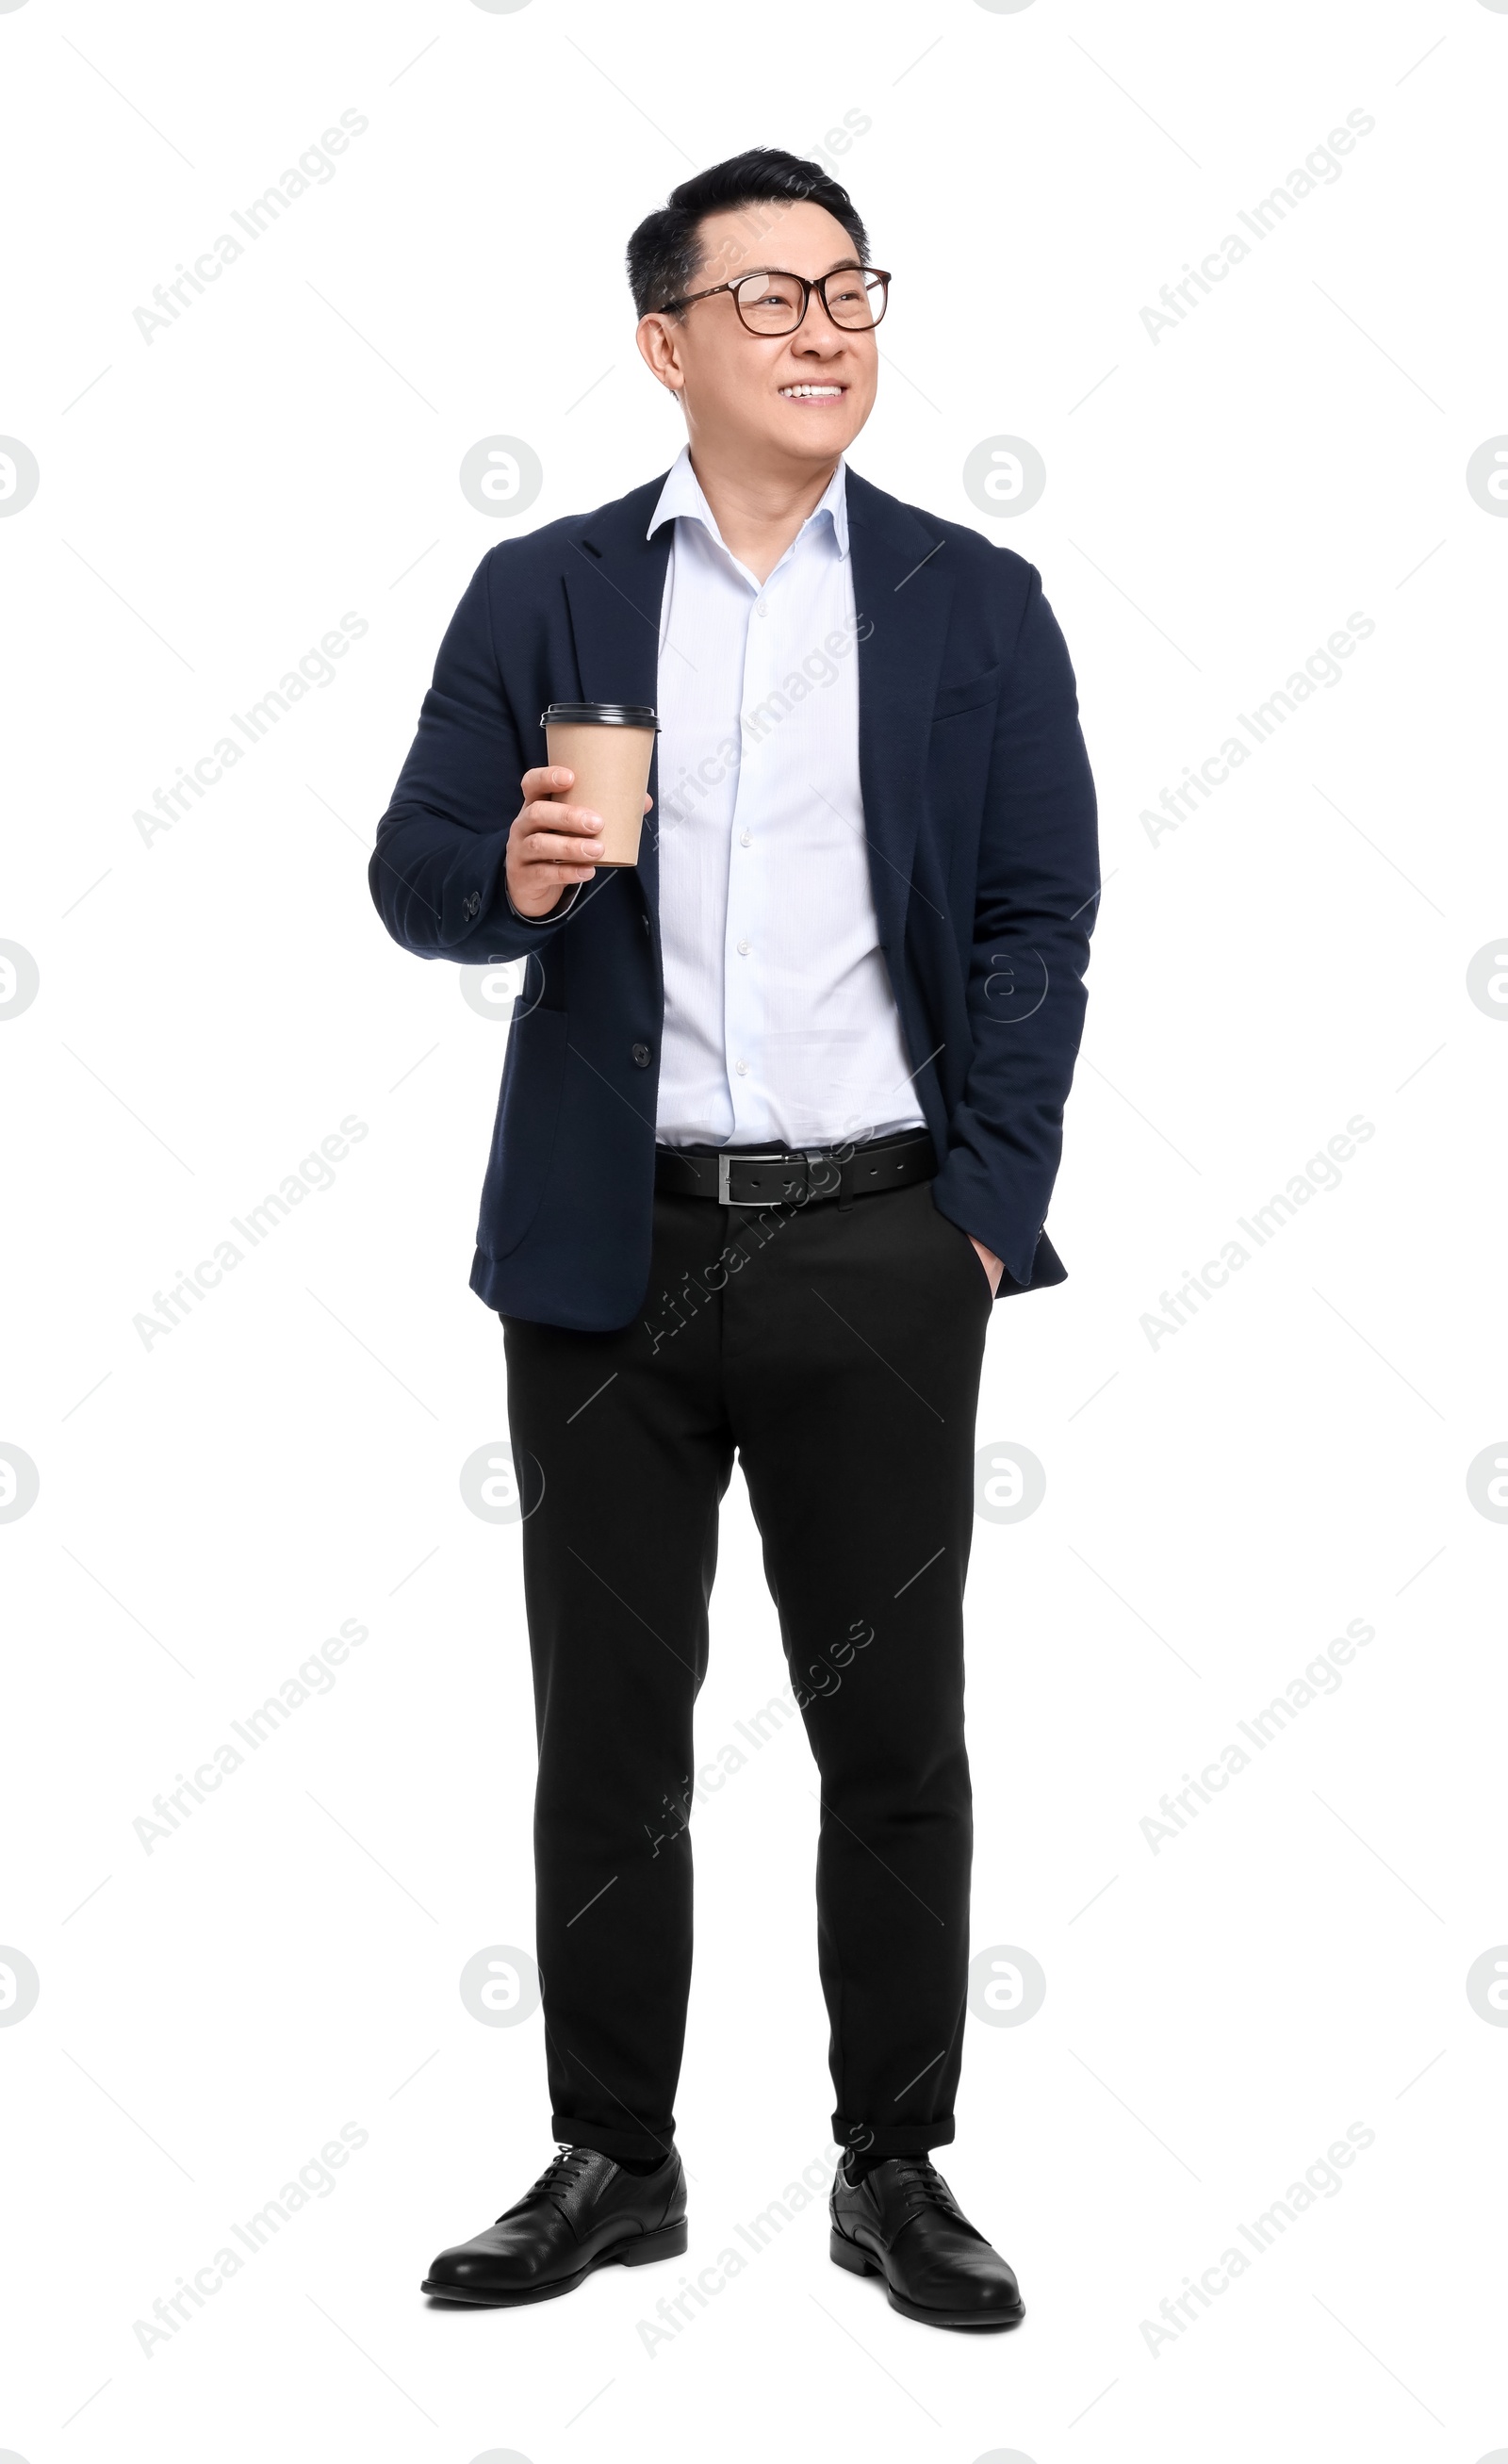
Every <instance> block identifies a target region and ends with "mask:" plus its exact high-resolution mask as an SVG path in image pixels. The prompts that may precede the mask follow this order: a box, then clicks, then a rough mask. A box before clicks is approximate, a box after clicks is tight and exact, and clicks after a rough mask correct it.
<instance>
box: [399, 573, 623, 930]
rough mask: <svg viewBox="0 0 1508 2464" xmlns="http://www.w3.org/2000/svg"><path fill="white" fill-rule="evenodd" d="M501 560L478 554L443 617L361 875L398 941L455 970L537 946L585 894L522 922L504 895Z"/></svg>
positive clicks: (518, 760) (510, 783) (506, 778)
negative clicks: (497, 643)
mask: <svg viewBox="0 0 1508 2464" xmlns="http://www.w3.org/2000/svg"><path fill="white" fill-rule="evenodd" d="M499 554H500V551H499V550H498V549H496V548H493V549H492V550H491V551H490V552H489V554H488V555H487V556H485V557H484V558H483V560H482V561H481V563H480V564H479V565H478V566H477V569H476V571H475V573H474V574H473V575H472V577H471V580H470V584H469V586H468V589H467V592H466V595H465V597H464V598H463V600H462V601H461V604H460V605H459V606H458V607H457V609H456V611H455V614H454V615H453V616H452V618H451V619H450V624H449V627H448V630H447V633H446V637H445V640H444V641H443V642H442V643H441V645H440V655H439V657H438V658H437V659H436V661H435V671H434V681H433V683H432V684H431V685H430V688H429V690H428V692H427V693H426V695H425V698H424V704H423V707H422V708H421V710H420V714H419V730H418V734H417V735H416V736H415V737H414V740H413V743H412V745H411V747H410V748H409V753H408V759H407V760H406V761H405V762H404V766H403V769H402V771H401V772H400V774H399V778H398V783H397V785H396V786H395V788H394V789H393V793H392V799H391V801H390V803H389V804H388V807H387V810H386V812H385V813H384V814H383V815H382V820H381V821H380V822H379V824H378V825H377V845H376V847H374V849H373V851H372V860H371V863H370V865H369V866H368V868H367V881H368V884H369V886H370V889H371V892H372V899H373V903H374V905H375V906H376V909H377V912H378V913H379V915H381V917H382V922H383V923H384V924H385V925H386V927H387V930H388V931H389V933H390V934H391V935H392V936H393V938H394V940H395V941H397V942H399V943H400V944H401V946H402V947H403V948H404V949H405V950H412V951H413V952H414V954H415V956H416V957H421V958H452V959H455V960H456V961H457V962H458V963H459V964H460V965H462V966H475V965H481V964H483V963H484V962H486V961H487V960H489V959H492V958H518V957H524V956H525V954H526V953H527V952H528V951H530V950H535V949H537V948H538V946H539V943H540V940H541V938H542V937H543V936H545V935H549V934H550V933H551V932H554V931H556V930H557V928H558V927H559V926H560V925H561V924H563V923H564V921H565V919H566V916H567V915H568V914H569V913H570V911H571V909H572V908H573V907H574V906H575V904H576V901H577V898H578V896H579V892H580V891H581V888H582V886H583V885H582V884H581V883H579V882H573V883H572V884H571V885H570V886H569V888H568V889H567V890H566V891H564V892H563V893H562V896H561V898H560V901H559V904H558V905H557V906H556V907H554V908H552V909H551V911H550V913H549V914H548V915H543V916H540V917H538V918H533V917H530V916H526V915H520V914H519V913H518V912H517V910H516V908H515V907H514V904H513V901H512V900H511V899H510V897H509V895H508V888H507V883H506V881H505V878H504V871H503V859H504V855H505V853H506V850H507V847H508V833H509V831H510V829H511V828H512V826H513V822H514V815H515V814H516V812H517V810H518V803H519V796H518V781H519V780H520V778H521V777H522V775H523V772H524V768H525V766H526V765H525V760H524V752H523V746H522V744H521V743H520V741H519V737H518V730H517V727H516V725H515V724H514V716H513V713H512V711H511V709H510V707H509V704H508V700H507V697H506V695H505V694H504V692H503V684H502V677H501V674H500V672H499V670H498V664H497V654H496V650H495V648H494V645H493V639H492V590H493V588H494V587H495V586H496V583H497V581H498V579H499V568H498V567H497V566H496V565H495V564H494V559H496V558H497V557H498V556H499Z"/></svg>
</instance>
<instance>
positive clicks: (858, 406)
mask: <svg viewBox="0 0 1508 2464" xmlns="http://www.w3.org/2000/svg"><path fill="white" fill-rule="evenodd" d="M699 236H700V240H701V248H702V261H701V265H700V267H699V268H698V271H697V273H696V275H695V276H694V277H693V279H692V280H691V281H690V282H689V283H688V285H687V288H688V291H705V290H708V289H710V286H711V285H712V284H713V283H717V282H732V281H735V280H736V279H737V278H738V276H739V275H743V274H748V273H753V272H766V271H776V272H780V273H785V274H803V275H806V276H807V277H808V278H809V279H815V277H816V276H817V275H820V274H830V273H832V272H833V271H834V270H835V269H836V268H838V267H841V266H845V265H847V266H852V265H855V264H857V262H858V260H857V258H856V256H855V253H854V245H853V242H852V240H851V239H850V238H849V236H848V233H847V232H846V231H844V229H843V227H842V225H841V222H838V221H836V220H835V219H834V217H833V216H832V215H831V214H830V213H828V211H827V210H826V209H825V207H822V206H816V205H812V204H811V203H809V202H802V203H800V204H797V205H788V204H786V203H784V202H783V201H780V200H776V201H774V202H772V203H770V204H765V205H756V206H747V207H745V208H744V209H743V211H742V212H741V213H729V214H709V215H708V216H707V217H706V219H705V220H704V222H703V223H702V225H701V229H700V233H699ZM639 348H640V350H641V351H642V352H643V354H644V356H645V360H646V362H647V363H648V364H649V366H650V368H651V369H652V370H653V371H654V373H655V375H656V376H657V377H658V378H659V379H660V382H661V384H662V385H668V386H669V387H670V389H671V390H672V391H673V392H676V393H678V394H679V395H680V397H681V403H682V407H683V408H684V409H685V412H686V419H687V428H688V434H689V439H690V442H691V445H692V447H693V448H694V447H695V446H696V444H697V443H698V441H699V440H702V441H705V442H706V443H708V444H709V445H710V446H712V447H714V448H718V449H721V450H722V451H728V450H729V449H730V448H732V449H733V450H734V451H737V452H738V453H740V454H741V455H742V456H743V457H744V459H745V460H746V461H747V462H748V463H749V464H750V465H752V466H754V467H756V468H759V469H761V470H770V469H778V468H780V467H782V466H784V467H786V468H791V467H795V468H796V469H798V470H811V471H814V472H815V471H819V470H822V469H831V467H832V465H833V464H834V462H836V460H837V458H838V456H839V454H840V453H841V452H842V451H844V450H845V449H846V448H847V447H848V446H849V445H851V444H852V442H853V440H854V438H855V437H856V436H857V435H858V433H859V430H860V429H861V428H863V424H864V421H865V420H866V419H867V418H868V416H869V413H870V410H871V408H872V407H873V405H874V397H875V386H876V384H877V381H878V376H879V365H880V363H879V356H878V352H877V350H876V346H875V337H874V332H873V329H872V328H870V329H869V330H867V331H864V332H862V333H849V332H846V331H844V330H842V329H841V328H840V327H839V326H837V325H835V324H834V323H833V321H832V319H831V318H830V317H829V316H828V315H827V313H826V311H825V309H824V308H823V306H822V303H821V301H820V298H818V297H817V295H816V294H815V293H814V294H813V295H812V297H811V300H810V302H809V303H808V306H807V311H806V315H805V317H804V318H803V319H802V320H801V322H800V324H799V325H798V327H797V330H796V332H795V333H794V334H781V335H763V334H751V333H750V332H748V330H747V329H746V327H745V326H744V325H743V323H742V322H741V321H740V319H739V315H738V311H737V309H736V308H735V307H734V305H733V301H732V295H731V294H730V293H728V292H726V291H725V292H721V293H719V295H718V296H717V297H716V298H713V299H698V300H697V302H696V304H695V306H694V307H691V308H688V309H687V310H685V312H684V314H683V316H682V318H681V319H680V321H679V322H678V321H677V319H675V318H673V317H663V316H657V315H649V316H646V317H645V318H644V319H641V322H640V326H639ZM798 388H799V389H801V390H798ZM813 388H816V390H815V391H814V390H813Z"/></svg>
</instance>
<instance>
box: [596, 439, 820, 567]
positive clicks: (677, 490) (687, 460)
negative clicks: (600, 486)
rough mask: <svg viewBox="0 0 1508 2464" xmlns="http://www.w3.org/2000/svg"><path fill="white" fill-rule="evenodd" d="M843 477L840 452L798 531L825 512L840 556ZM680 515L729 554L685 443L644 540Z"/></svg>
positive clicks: (663, 489) (670, 473)
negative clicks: (692, 466) (698, 526)
mask: <svg viewBox="0 0 1508 2464" xmlns="http://www.w3.org/2000/svg"><path fill="white" fill-rule="evenodd" d="M846 478H847V466H846V464H845V463H844V461H843V458H842V456H841V454H840V455H839V457H838V468H837V470H836V471H835V472H834V473H833V475H832V477H831V478H830V479H829V481H828V483H827V485H826V487H825V488H824V489H823V491H822V494H821V495H820V498H819V499H818V501H817V503H816V504H815V505H814V506H813V508H812V510H811V512H810V513H809V514H808V516H807V517H806V519H805V521H804V522H803V523H802V525H801V528H800V530H799V531H798V533H797V538H798V539H801V538H803V537H804V536H805V534H806V532H807V531H809V530H810V529H812V527H813V526H814V524H815V523H817V522H818V521H819V520H820V517H821V516H822V515H823V514H826V516H827V517H828V519H829V520H830V522H831V523H832V530H833V539H834V541H835V542H836V545H837V548H838V553H839V555H840V556H846V555H847V553H848V492H847V488H846V486H845V484H844V482H845V480H846ZM680 514H685V515H687V516H688V517H689V518H690V519H691V520H692V521H698V522H700V523H702V525H703V527H704V528H705V529H706V530H708V531H709V532H710V534H711V536H712V538H713V539H715V540H716V541H717V544H718V546H719V547H720V548H722V549H723V550H724V553H725V554H729V555H731V554H732V550H731V549H730V548H729V547H728V545H727V542H726V540H725V539H724V538H723V535H722V533H721V531H720V530H719V529H718V527H717V522H716V519H715V517H714V516H713V513H712V509H711V507H710V504H709V503H708V501H707V498H706V497H705V496H704V495H703V494H702V484H701V481H700V480H699V479H698V477H697V475H696V473H695V472H694V471H693V470H692V468H691V450H690V447H689V446H688V445H683V446H682V448H681V451H680V452H679V453H678V454H677V455H676V457H675V460H674V462H673V463H672V464H671V466H670V468H669V470H668V471H667V473H666V480H665V486H664V487H663V488H662V489H661V491H660V495H659V500H658V502H657V503H656V505H655V509H654V512H653V513H652V514H651V516H650V517H649V527H648V529H647V530H646V531H645V539H653V537H654V535H655V533H656V531H657V530H658V529H659V527H660V525H661V523H662V522H667V521H673V520H674V519H675V517H677V515H680Z"/></svg>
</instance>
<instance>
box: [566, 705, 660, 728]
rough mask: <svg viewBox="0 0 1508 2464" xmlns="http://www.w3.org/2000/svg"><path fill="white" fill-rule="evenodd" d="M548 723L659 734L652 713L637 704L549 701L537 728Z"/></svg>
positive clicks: (646, 706)
mask: <svg viewBox="0 0 1508 2464" xmlns="http://www.w3.org/2000/svg"><path fill="white" fill-rule="evenodd" d="M552 719H558V720H559V721H560V723H561V725H562V726H564V725H570V726H574V727H652V728H654V731H655V734H656V735H657V736H658V734H659V732H660V730H659V726H658V723H657V721H656V719H655V715H654V712H653V711H652V710H651V709H650V708H649V707H648V705H647V703H645V702H638V701H553V702H552V703H551V704H550V707H549V709H548V710H542V711H541V712H540V714H539V724H540V726H541V727H548V726H549V724H550V721H551V720H552Z"/></svg>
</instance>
